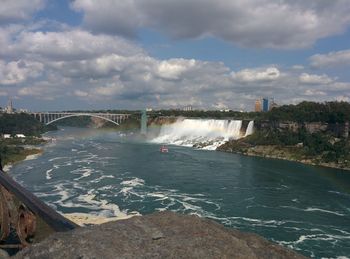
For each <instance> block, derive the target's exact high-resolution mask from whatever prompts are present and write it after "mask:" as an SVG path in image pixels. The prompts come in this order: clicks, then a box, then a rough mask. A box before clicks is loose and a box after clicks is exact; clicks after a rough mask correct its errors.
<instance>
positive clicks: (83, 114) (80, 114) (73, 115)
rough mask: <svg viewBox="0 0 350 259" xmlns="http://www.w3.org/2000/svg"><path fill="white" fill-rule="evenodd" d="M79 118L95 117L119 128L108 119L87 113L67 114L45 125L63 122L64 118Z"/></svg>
mask: <svg viewBox="0 0 350 259" xmlns="http://www.w3.org/2000/svg"><path fill="white" fill-rule="evenodd" d="M79 116H89V117H95V118H100V119H103V120H105V121H109V122H112V123H113V124H115V125H117V126H119V123H117V122H115V121H113V120H111V119H108V118H105V117H103V116H99V115H96V114H89V113H78V114H69V115H66V116H63V117H60V118H57V119H54V120H52V121H49V122H47V123H46V125H50V124H52V123H54V122H56V121H59V120H63V119H66V118H70V117H79Z"/></svg>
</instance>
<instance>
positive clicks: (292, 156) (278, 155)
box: [217, 139, 350, 171]
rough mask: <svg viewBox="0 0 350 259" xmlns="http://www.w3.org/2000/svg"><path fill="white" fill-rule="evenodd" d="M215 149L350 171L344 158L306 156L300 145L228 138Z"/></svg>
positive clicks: (349, 166)
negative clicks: (338, 161) (329, 160)
mask: <svg viewBox="0 0 350 259" xmlns="http://www.w3.org/2000/svg"><path fill="white" fill-rule="evenodd" d="M217 151H222V152H228V153H235V154H241V155H245V156H256V157H263V158H272V159H281V160H288V161H293V162H299V163H303V164H307V165H313V166H322V167H328V168H335V169H341V170H346V171H350V161H347V160H344V161H342V162H340V163H336V162H324V161H323V158H322V155H321V154H318V155H315V156H313V157H311V156H307V155H305V154H304V152H303V148H302V146H298V145H296V146H278V145H251V144H249V143H247V142H245V141H244V139H240V140H230V141H228V142H226V143H225V144H223V145H221V146H219V147H218V148H217Z"/></svg>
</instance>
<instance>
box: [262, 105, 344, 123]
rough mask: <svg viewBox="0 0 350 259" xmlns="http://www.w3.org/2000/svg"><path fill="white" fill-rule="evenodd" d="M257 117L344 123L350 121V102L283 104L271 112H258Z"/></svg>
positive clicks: (275, 119)
mask: <svg viewBox="0 0 350 259" xmlns="http://www.w3.org/2000/svg"><path fill="white" fill-rule="evenodd" d="M257 119H260V120H269V121H295V122H327V123H344V122H346V121H350V103H348V102H325V103H316V102H301V103H299V104H297V105H283V106H280V107H277V108H274V109H272V110H271V111H269V112H266V113H260V114H258V117H257Z"/></svg>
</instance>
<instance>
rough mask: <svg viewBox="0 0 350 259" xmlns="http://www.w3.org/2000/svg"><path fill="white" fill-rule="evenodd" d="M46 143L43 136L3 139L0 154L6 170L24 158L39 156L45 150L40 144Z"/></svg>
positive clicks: (0, 144)
mask: <svg viewBox="0 0 350 259" xmlns="http://www.w3.org/2000/svg"><path fill="white" fill-rule="evenodd" d="M43 143H46V140H44V139H42V138H26V139H17V138H14V139H1V142H0V156H1V160H2V166H3V169H4V171H7V170H9V169H10V168H11V166H12V165H13V164H16V163H18V162H20V161H23V160H30V159H35V158H37V157H38V156H39V155H40V154H41V153H42V152H43V151H42V149H41V147H40V146H39V145H41V144H43Z"/></svg>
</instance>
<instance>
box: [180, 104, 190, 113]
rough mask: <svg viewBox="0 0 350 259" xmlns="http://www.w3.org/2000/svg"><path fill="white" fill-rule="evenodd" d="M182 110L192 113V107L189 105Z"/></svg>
mask: <svg viewBox="0 0 350 259" xmlns="http://www.w3.org/2000/svg"><path fill="white" fill-rule="evenodd" d="M182 110H183V111H187V112H189V111H192V105H187V106H185V107H184V108H183V109H182Z"/></svg>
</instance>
